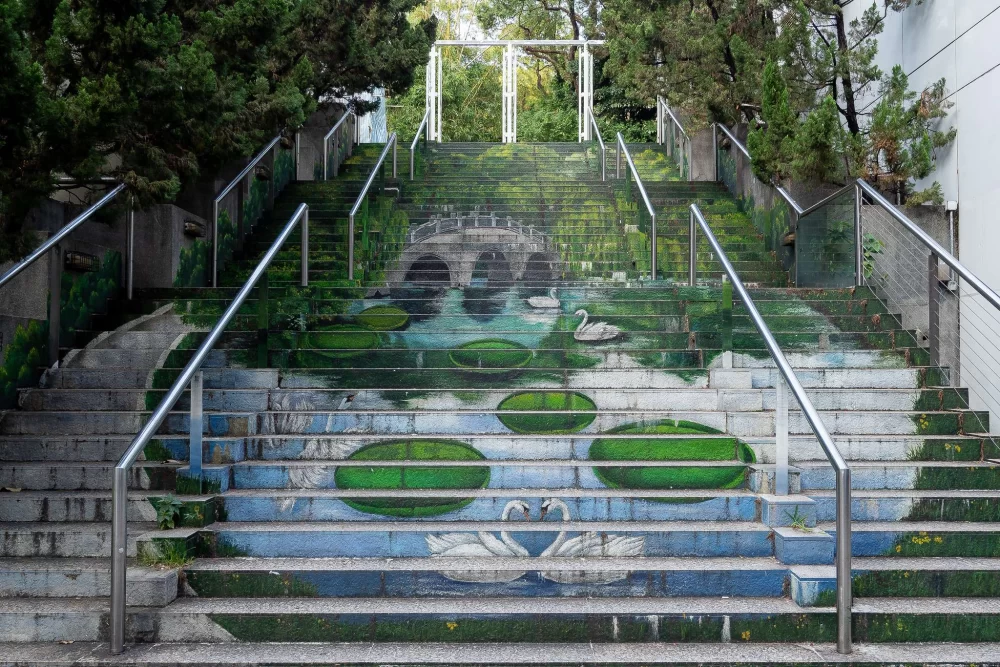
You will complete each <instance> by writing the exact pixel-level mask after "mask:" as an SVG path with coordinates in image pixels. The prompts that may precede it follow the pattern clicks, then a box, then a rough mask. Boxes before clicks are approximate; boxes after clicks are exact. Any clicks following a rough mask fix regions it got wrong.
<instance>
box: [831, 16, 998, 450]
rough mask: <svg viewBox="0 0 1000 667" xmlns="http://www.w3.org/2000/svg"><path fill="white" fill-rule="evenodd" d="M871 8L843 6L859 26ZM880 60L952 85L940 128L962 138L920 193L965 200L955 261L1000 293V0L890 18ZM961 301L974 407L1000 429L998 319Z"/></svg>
mask: <svg viewBox="0 0 1000 667" xmlns="http://www.w3.org/2000/svg"><path fill="white" fill-rule="evenodd" d="M873 1H874V2H875V3H876V4H877V6H878V7H879V8H880V9H882V8H883V6H884V0H854V1H853V2H851V3H850V4H848V5H847V6H846V7H845V8H844V12H845V16H846V18H847V19H848V20H851V19H854V18H857V17H858V16H859V15H860V14H861V13H862V12H863V11H864V10H865V9H867V8H868V7H870V6H871V4H872V2H873ZM877 62H878V63H879V65H880V66H881V67H882V69H883V70H885V71H886V72H888V71H890V70H891V69H892V66H893V65H896V64H900V65H902V66H903V70H904V71H905V72H906V74H907V75H908V76H909V77H910V87H911V88H912V89H914V90H917V91H920V90H923V89H924V88H925V87H927V86H929V85H931V84H932V83H934V82H935V81H936V80H938V79H940V78H941V77H944V78H945V79H946V87H947V91H948V93H949V95H950V100H951V101H952V102H954V104H955V106H954V107H953V108H952V109H951V112H950V114H949V116H948V118H946V119H944V121H943V123H942V125H943V128H942V129H947V128H948V127H952V126H954V127H956V128H957V129H958V137H957V138H956V140H955V142H954V143H953V144H951V145H950V146H948V147H946V148H944V149H942V150H941V151H940V152H939V153H938V156H937V158H938V166H937V170H936V171H935V172H934V174H932V176H931V177H930V179H928V182H927V183H921V184H920V185H921V186H926V185H929V184H930V183H931V182H933V181H935V180H937V181H940V183H941V185H942V187H943V188H944V196H945V199H948V200H955V201H958V202H959V215H960V224H959V239H958V243H959V257H960V259H961V260H962V262H963V263H964V264H965V265H966V266H968V267H969V268H970V269H971V270H972V271H973V272H974V273H975V274H976V275H978V276H979V277H980V278H981V279H983V280H984V281H985V282H986V283H987V284H988V285H990V287H992V288H993V289H994V290H997V291H1000V261H998V260H1000V172H998V170H997V164H998V160H1000V155H998V153H1000V122H998V121H997V113H998V110H1000V0H924V2H923V4H921V5H915V6H913V7H910V8H909V9H907V10H905V11H903V12H901V13H897V12H893V11H889V13H888V18H887V24H886V27H885V30H884V32H883V33H882V34H881V35H880V36H879V55H878V59H877ZM872 92H873V93H874V94H875V95H877V92H878V91H877V90H874V91H872ZM873 97H874V95H873ZM962 294H963V303H962V322H961V327H962V377H961V381H962V384H965V385H969V386H970V389H971V390H972V391H971V396H972V399H973V407H978V408H983V407H989V408H990V410H991V412H992V415H991V416H992V418H993V428H992V430H993V431H1000V389H998V387H1000V314H998V313H996V312H995V311H994V309H992V308H988V307H986V306H985V305H983V304H982V303H979V302H978V299H976V298H974V297H972V296H971V294H972V292H971V290H968V289H966V288H964V287H963V290H962Z"/></svg>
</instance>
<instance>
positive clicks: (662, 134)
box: [656, 97, 693, 181]
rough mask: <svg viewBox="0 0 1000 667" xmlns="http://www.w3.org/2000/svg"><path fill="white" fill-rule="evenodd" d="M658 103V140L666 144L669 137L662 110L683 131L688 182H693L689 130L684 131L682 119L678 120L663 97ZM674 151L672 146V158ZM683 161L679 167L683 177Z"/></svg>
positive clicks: (657, 99) (658, 98)
mask: <svg viewBox="0 0 1000 667" xmlns="http://www.w3.org/2000/svg"><path fill="white" fill-rule="evenodd" d="M656 103H657V105H659V108H658V109H657V114H656V119H657V122H658V123H659V126H658V127H657V128H656V133H657V140H659V141H661V142H662V143H664V144H665V143H666V142H667V137H666V132H665V130H666V128H665V124H664V123H663V122H662V116H661V115H660V114H659V109H660V108H662V109H663V110H664V111H666V112H667V116H668V117H669V118H670V120H671V121H673V124H674V126H676V127H677V129H678V130H680V131H681V135H682V136H683V137H684V141H683V142H682V143H683V146H682V151H683V153H684V156H685V157H686V158H687V180H689V181H690V180H693V179H692V177H691V173H692V164H691V163H692V156H691V149H692V147H691V137H690V136H689V135H688V133H687V130H685V129H684V126H683V125H681V121H680V119H679V118H677V116H676V115H675V114H674V111H673V109H671V108H670V105H669V104H667V102H666V100H664V99H663V98H662V97H657V98H656ZM671 143H674V142H673V141H671ZM673 149H674V146H671V150H670V152H671V156H672V154H673ZM683 160H684V158H681V161H680V164H679V165H678V166H679V167H680V171H681V176H683V175H684V163H683Z"/></svg>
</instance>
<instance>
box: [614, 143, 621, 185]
mask: <svg viewBox="0 0 1000 667" xmlns="http://www.w3.org/2000/svg"><path fill="white" fill-rule="evenodd" d="M621 177H622V145H621V141H619V142H618V145H617V146H616V147H615V178H621Z"/></svg>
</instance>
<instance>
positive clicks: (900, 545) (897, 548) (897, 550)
mask: <svg viewBox="0 0 1000 667" xmlns="http://www.w3.org/2000/svg"><path fill="white" fill-rule="evenodd" d="M902 550H903V545H902V544H897V545H896V553H899V552H900V551H902Z"/></svg>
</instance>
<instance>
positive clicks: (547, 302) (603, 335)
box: [528, 287, 622, 342]
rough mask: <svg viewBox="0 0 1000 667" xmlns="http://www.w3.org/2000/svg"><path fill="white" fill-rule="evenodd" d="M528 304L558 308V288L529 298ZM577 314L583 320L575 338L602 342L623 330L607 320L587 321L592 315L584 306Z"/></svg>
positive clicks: (611, 338)
mask: <svg viewBox="0 0 1000 667" xmlns="http://www.w3.org/2000/svg"><path fill="white" fill-rule="evenodd" d="M528 305H529V306H531V307H532V308H538V309H552V308H558V307H559V305H560V301H559V299H558V298H556V288H555V287H553V288H552V289H550V290H549V295H548V296H533V297H531V298H529V299H528ZM574 314H575V315H576V316H578V317H579V316H581V315H582V316H583V321H582V322H580V324H579V326H577V328H576V331H575V332H573V338H575V339H576V340H578V341H582V342H600V341H605V340H613V339H615V338H618V336H620V335H621V333H622V330H621V329H619V328H618V327H616V326H615V325H613V324H608V323H607V322H589V323H588V322H587V319H588V318H589V317H590V316H589V315H588V314H587V311H586V310H583V309H582V308H581V309H580V310H578V311H576V313H574Z"/></svg>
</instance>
